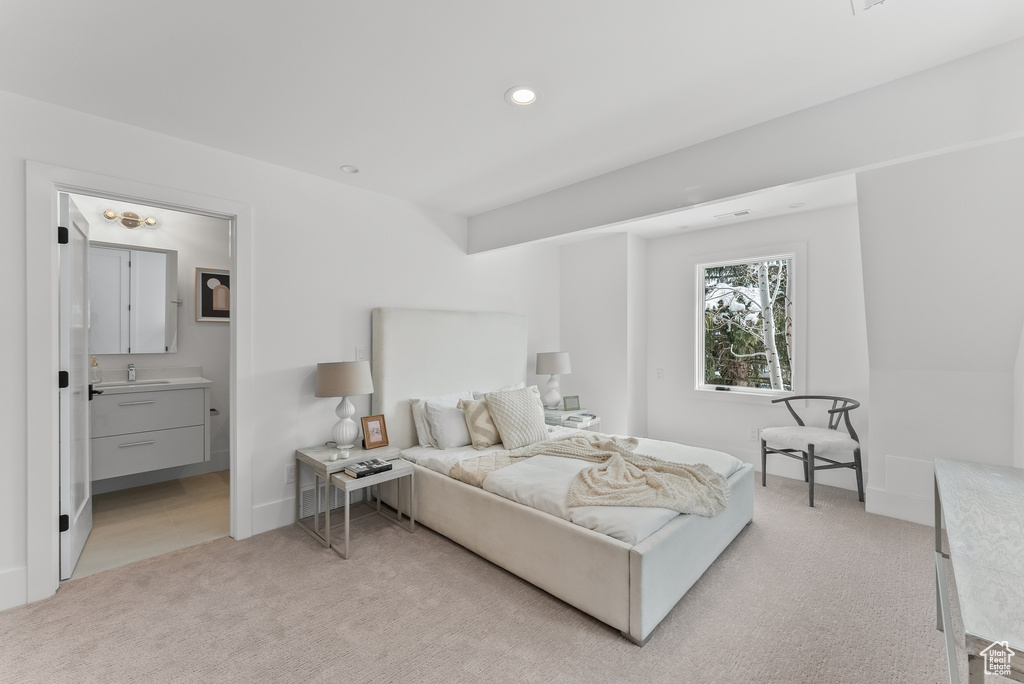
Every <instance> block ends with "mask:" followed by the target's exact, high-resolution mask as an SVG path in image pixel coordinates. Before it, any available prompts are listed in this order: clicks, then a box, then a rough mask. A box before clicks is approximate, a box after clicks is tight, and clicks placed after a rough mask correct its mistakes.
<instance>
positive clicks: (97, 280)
mask: <svg viewBox="0 0 1024 684" xmlns="http://www.w3.org/2000/svg"><path fill="white" fill-rule="evenodd" d="M69 197H70V200H71V201H72V202H73V203H74V205H75V206H76V207H77V208H78V210H79V211H80V212H81V214H82V216H83V218H84V220H85V221H87V222H88V224H89V259H88V271H89V274H88V281H89V300H90V311H91V321H92V325H91V326H90V330H89V358H90V359H91V361H92V364H94V365H92V367H91V368H90V374H91V375H93V376H94V378H91V379H90V384H92V383H95V387H96V391H97V392H99V393H100V394H97V395H96V396H94V397H93V399H94V401H90V402H88V403H87V404H88V407H89V408H90V409H92V411H90V412H92V413H95V414H96V415H94V416H93V418H94V420H93V421H92V425H93V428H94V429H93V430H92V431H91V432H92V437H93V439H92V440H91V442H92V444H93V450H92V451H93V454H92V468H91V473H92V478H91V482H92V487H91V490H92V491H91V493H92V510H93V516H92V531H91V533H90V534H89V537H88V541H86V543H85V547H84V549H83V550H82V554H81V558H80V559H79V561H78V563H77V565H76V566H75V567H74V570H73V572H72V571H69V570H68V569H67V568H68V566H69V561H72V559H70V558H62V571H61V574H62V579H77V578H80V577H84V576H86V575H89V574H93V573H95V572H100V571H102V570H106V569H109V568H113V567H117V566H119V565H124V564H126V563H130V562H133V561H137V560H142V559H145V558H151V557H153V556H158V555H162V554H164V553H169V552H170V551H176V550H178V549H181V548H185V547H187V546H192V545H194V544H200V543H203V542H206V541H210V540H213V539H216V538H218V537H223V536H227V535H228V533H229V531H230V478H229V472H230V470H229V469H230V434H229V424H230V408H229V405H230V401H229V399H230V392H229V387H230V382H229V380H230V362H231V355H230V347H231V345H230V316H226V317H222V318H218V319H214V320H213V321H207V320H206V319H202V318H201V317H200V315H199V313H198V311H197V308H198V307H197V305H196V302H197V298H196V294H197V292H198V291H197V290H196V285H197V278H196V273H197V272H198V271H200V270H202V271H208V270H210V269H216V270H218V272H223V273H224V276H223V278H222V279H223V280H225V282H227V278H228V277H229V274H230V269H231V250H230V241H231V222H230V221H228V220H227V219H224V218H220V217H212V216H204V215H201V214H194V213H190V212H182V211H177V210H174V209H169V208H164V207H154V206H149V205H146V204H140V203H137V202H125V201H123V200H119V199H117V198H109V197H98V196H93V195H85V194H76V193H70V194H69ZM222 287H225V286H222ZM225 289H226V287H225ZM229 312H230V310H229V309H228V313H229ZM129 367H130V368H132V369H133V372H134V373H135V374H137V377H138V380H137V381H136V382H139V383H154V384H140V385H139V386H138V387H136V388H125V387H123V384H129V385H130V384H131V383H126V381H127V380H128V378H127V373H128V371H127V369H128V368H129ZM191 377H195V378H199V379H202V380H204V381H206V382H207V383H208V384H209V386H208V387H205V388H200V389H198V390H197V389H188V390H179V389H174V388H177V387H178V386H179V384H178V383H179V382H183V381H180V380H179V379H181V378H191ZM163 378H172V380H171V381H170V382H167V383H164V384H160V383H163V380H162V379H163ZM190 386H194V385H190ZM104 388H106V389H104ZM128 389H137V390H139V391H138V392H132V393H121V394H114V393H116V392H126V391H127V390H128ZM150 390H152V391H150ZM104 391H106V393H107V394H108V396H102V393H103V392H104ZM183 394H190V395H192V396H193V403H199V404H203V405H202V406H196V407H195V410H193V411H191V412H190V416H189V418H188V419H181V418H179V419H177V422H160V423H158V424H155V425H150V427H155V428H157V429H155V430H154V431H152V432H147V433H145V434H142V433H141V432H140V430H139V425H138V424H139V423H145V422H152V421H154V420H157V421H160V420H161V419H164V420H168V421H172V419H171V418H170V417H169V416H167V415H166V409H163V410H161V409H158V408H156V406H157V404H154V403H153V402H152V401H146V400H152V399H154V398H157V397H159V398H160V399H161V401H160V402H158V403H163V404H164V405H165V406H168V407H169V408H171V409H176V408H179V407H177V406H176V404H175V398H176V397H178V396H179V395H183ZM133 400H134V401H133ZM111 411H115V412H126V415H125V416H124V417H125V418H126V419H128V420H126V421H123V422H120V423H119V424H118V425H117V426H114V427H112V426H111V425H110V421H111V420H112V419H114V418H116V417H117V415H119V413H118V414H115V415H111ZM179 423H180V425H181V426H180V427H179ZM186 424H187V425H188V426H186ZM195 433H198V435H196V434H195ZM184 435H189V436H192V437H193V439H189V440H183V439H182V438H183V436H184ZM154 441H155V442H156V443H155V444H147V442H154ZM183 441H184V443H182V442H183ZM115 445H116V446H119V447H120V448H117V449H114V448H113V447H114V446H115ZM125 445H128V447H129V448H124V447H125ZM131 445H139V446H131ZM62 486H63V485H62ZM63 553H64V550H63V547H62V554H63ZM72 562H73V561H72Z"/></svg>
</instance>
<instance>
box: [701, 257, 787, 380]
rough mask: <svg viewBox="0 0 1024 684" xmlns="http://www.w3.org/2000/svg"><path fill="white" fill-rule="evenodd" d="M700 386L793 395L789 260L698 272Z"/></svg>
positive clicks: (750, 262)
mask: <svg viewBox="0 0 1024 684" xmlns="http://www.w3.org/2000/svg"><path fill="white" fill-rule="evenodd" d="M698 269H700V270H699V272H700V274H701V276H702V280H703V283H704V300H703V308H704V316H703V319H704V336H703V345H702V347H703V348H702V349H701V350H700V352H701V354H702V356H703V368H704V374H703V381H702V384H703V385H704V386H714V385H717V386H725V387H737V388H739V387H744V388H752V389H760V390H774V391H787V392H788V391H792V389H793V371H792V358H793V311H794V306H793V255H784V256H775V257H763V258H758V259H750V260H744V261H740V262H732V263H727V264H712V265H707V264H706V265H702V266H698Z"/></svg>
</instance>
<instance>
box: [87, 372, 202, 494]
mask: <svg viewBox="0 0 1024 684" xmlns="http://www.w3.org/2000/svg"><path fill="white" fill-rule="evenodd" d="M154 394H156V393H155V392H154ZM122 396H124V395H122ZM205 442H206V430H205V428H204V427H203V426H202V425H198V426H196V427H185V428H175V429H173V430H156V431H154V432H137V433H134V434H130V435H120V436H115V437H94V438H93V439H92V479H93V480H105V479H106V478H108V477H117V476H119V475H132V474H133V473H142V472H146V471H148V470H159V469H160V468H171V467H173V466H181V465H187V464H189V463H201V462H202V461H203V460H205V456H206V448H205V447H206V444H205Z"/></svg>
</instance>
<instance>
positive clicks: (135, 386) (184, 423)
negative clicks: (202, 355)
mask: <svg viewBox="0 0 1024 684" xmlns="http://www.w3.org/2000/svg"><path fill="white" fill-rule="evenodd" d="M212 385H213V382H212V381H210V380H207V379H205V378H203V377H199V376H198V375H195V376H191V377H166V378H150V377H146V375H145V374H142V372H141V370H140V379H138V380H136V381H134V382H127V381H120V380H117V381H107V382H101V383H100V384H98V385H96V386H95V388H96V389H97V390H102V392H103V394H100V395H97V396H95V397H93V400H92V402H91V404H90V407H89V408H90V413H91V416H92V419H91V420H92V471H93V472H92V479H93V480H104V479H107V478H110V477H118V476H121V475H133V474H135V473H142V472H147V471H150V470H159V469H162V468H171V467H173V466H182V465H188V464H190V463H202V462H203V461H209V460H210V387H211V386H212Z"/></svg>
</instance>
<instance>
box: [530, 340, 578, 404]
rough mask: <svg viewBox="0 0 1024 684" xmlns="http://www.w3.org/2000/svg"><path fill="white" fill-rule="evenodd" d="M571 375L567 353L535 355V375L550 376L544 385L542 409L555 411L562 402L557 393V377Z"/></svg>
mask: <svg viewBox="0 0 1024 684" xmlns="http://www.w3.org/2000/svg"><path fill="white" fill-rule="evenodd" d="M569 373H572V366H570V365H569V352H539V353H538V354H537V375H550V376H551V377H549V378H548V381H547V383H546V384H545V385H544V392H543V393H542V394H541V395H540V400H541V402H543V404H544V408H548V409H557V408H558V405H559V404H560V403H561V402H562V395H561V394H560V393H559V391H558V376H559V375H567V374H569Z"/></svg>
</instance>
